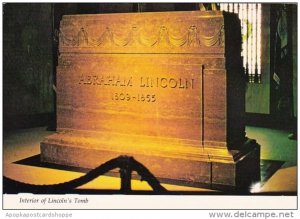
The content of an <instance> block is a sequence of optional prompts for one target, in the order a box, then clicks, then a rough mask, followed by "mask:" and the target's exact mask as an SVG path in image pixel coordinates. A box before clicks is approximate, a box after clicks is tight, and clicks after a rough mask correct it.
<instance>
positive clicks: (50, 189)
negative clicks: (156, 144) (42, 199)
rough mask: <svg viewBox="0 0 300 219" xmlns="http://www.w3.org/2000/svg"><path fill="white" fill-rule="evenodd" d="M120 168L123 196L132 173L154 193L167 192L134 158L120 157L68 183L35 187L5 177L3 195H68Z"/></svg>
mask: <svg viewBox="0 0 300 219" xmlns="http://www.w3.org/2000/svg"><path fill="white" fill-rule="evenodd" d="M116 168H120V171H119V172H120V177H121V187H120V190H119V192H120V193H122V194H129V193H131V192H132V190H131V178H132V172H133V171H136V172H137V173H138V174H139V175H140V176H141V180H144V181H146V182H147V183H148V184H149V185H150V187H151V188H152V189H153V191H152V192H153V193H156V194H164V193H166V192H167V190H166V189H165V188H164V187H163V186H161V185H160V182H159V181H158V180H157V179H156V177H155V176H154V175H153V174H152V173H151V172H150V171H149V170H148V169H147V168H146V167H145V166H144V165H143V164H141V163H140V162H138V161H136V160H135V159H134V158H133V157H129V156H119V157H117V158H114V159H112V160H109V161H107V162H106V163H104V164H101V165H100V166H98V167H96V168H95V169H92V170H91V171H89V172H88V173H86V174H85V175H84V176H81V177H79V178H76V179H73V180H70V181H68V182H64V183H59V184H51V185H34V184H28V183H23V182H19V181H16V180H13V179H10V178H8V177H5V176H4V177H3V193H4V194H5V193H7V194H17V193H34V194H67V193H74V192H78V190H79V189H76V188H77V187H79V186H82V185H84V184H86V183H88V182H90V181H92V180H94V179H95V178H97V177H99V176H101V175H104V174H105V173H107V172H109V171H110V170H113V169H116Z"/></svg>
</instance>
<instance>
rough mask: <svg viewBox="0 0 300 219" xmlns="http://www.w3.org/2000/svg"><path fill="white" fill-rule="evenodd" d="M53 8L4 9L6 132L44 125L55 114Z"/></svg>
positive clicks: (19, 6)
mask: <svg viewBox="0 0 300 219" xmlns="http://www.w3.org/2000/svg"><path fill="white" fill-rule="evenodd" d="M51 10H52V6H51V5H50V4H5V5H3V120H4V121H3V125H4V130H6V129H13V128H24V127H31V126H34V125H42V124H45V122H46V120H47V115H49V113H52V112H53V109H54V105H53V91H52V83H53V68H54V66H53V60H52V57H53V55H52V52H53V51H52V26H51V25H52V22H51V20H52V16H51Z"/></svg>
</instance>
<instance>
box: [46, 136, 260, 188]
mask: <svg viewBox="0 0 300 219" xmlns="http://www.w3.org/2000/svg"><path fill="white" fill-rule="evenodd" d="M198 143H199V142H196V141H190V140H182V139H169V138H155V137H149V136H131V135H130V136H129V135H125V134H116V133H101V132H95V133H91V132H85V131H64V132H58V133H57V134H54V135H51V136H49V137H47V138H46V139H45V140H44V141H42V142H41V159H42V162H48V163H55V164H61V165H66V166H74V167H83V168H90V169H92V168H95V167H97V166H99V165H101V164H102V163H105V162H106V161H109V160H110V159H113V158H115V157H118V156H120V155H127V156H133V157H134V158H135V159H136V160H137V161H139V162H141V163H142V164H143V165H145V166H146V167H147V168H148V169H149V170H150V171H151V172H152V173H153V174H154V175H155V176H156V177H157V178H158V179H159V180H160V181H161V182H173V183H175V184H179V185H190V186H197V187H205V188H212V189H240V188H248V187H249V186H250V185H251V184H252V183H254V182H257V181H259V179H260V170H259V160H260V159H259V156H260V154H259V151H260V150H259V145H258V144H257V143H256V142H255V141H253V140H252V141H250V140H248V141H247V142H246V143H245V144H244V146H243V147H242V148H243V150H242V151H237V150H229V151H228V149H227V148H223V147H220V148H218V149H216V148H215V147H214V148H207V147H204V146H201V145H199V144H198Z"/></svg>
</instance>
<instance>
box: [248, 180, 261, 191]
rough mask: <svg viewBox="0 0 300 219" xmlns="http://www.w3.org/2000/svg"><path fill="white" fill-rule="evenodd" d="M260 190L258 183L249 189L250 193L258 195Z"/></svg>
mask: <svg viewBox="0 0 300 219" xmlns="http://www.w3.org/2000/svg"><path fill="white" fill-rule="evenodd" d="M260 190H261V184H260V182H258V183H255V184H253V185H252V186H251V187H250V193H258V192H260Z"/></svg>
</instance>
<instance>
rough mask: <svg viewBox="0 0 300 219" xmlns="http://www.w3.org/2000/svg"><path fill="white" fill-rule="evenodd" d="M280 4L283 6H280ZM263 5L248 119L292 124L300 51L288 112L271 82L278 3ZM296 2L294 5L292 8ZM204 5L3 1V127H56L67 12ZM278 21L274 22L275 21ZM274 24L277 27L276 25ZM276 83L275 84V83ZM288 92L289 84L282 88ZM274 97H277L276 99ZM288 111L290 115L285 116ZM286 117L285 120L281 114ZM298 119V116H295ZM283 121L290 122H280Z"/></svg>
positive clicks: (292, 67) (292, 71)
mask: <svg viewBox="0 0 300 219" xmlns="http://www.w3.org/2000/svg"><path fill="white" fill-rule="evenodd" d="M277 6H278V5H277ZM277 6H276V5H275V6H274V5H270V4H268V5H267V4H265V5H264V6H263V10H264V11H263V12H264V15H263V25H264V26H263V30H264V31H263V40H265V42H266V43H265V44H264V46H263V48H262V50H263V52H264V55H263V59H264V66H263V69H264V72H263V74H264V75H263V81H262V82H263V83H262V84H251V85H250V84H249V85H248V89H247V93H246V101H247V102H246V110H247V112H249V113H248V118H249V119H248V123H249V124H251V125H256V124H258V125H260V126H264V125H266V126H274V127H275V126H276V124H277V125H278V126H279V128H286V127H288V128H291V127H290V125H289V124H290V120H289V119H293V118H295V117H296V116H297V103H296V100H297V98H296V96H297V54H296V50H295V49H290V50H289V53H290V57H289V59H292V60H293V61H292V62H290V65H289V66H290V67H289V68H290V69H289V73H288V75H289V76H288V78H287V80H288V81H289V82H292V83H290V84H289V85H288V86H291V88H292V89H290V91H291V94H290V97H291V98H290V103H289V106H288V108H289V109H288V112H286V114H289V115H288V116H285V114H284V112H281V113H283V114H278V112H276V107H277V106H278V104H277V103H276V98H277V99H279V98H280V95H282V93H281V94H280V93H278V90H274V88H273V87H272V83H273V82H272V80H273V79H272V71H274V69H272V66H271V65H272V56H273V54H272V49H273V48H274V46H275V43H274V39H272V34H271V33H272V32H274V31H275V32H276V24H274V22H275V21H274V19H276V18H273V17H272V16H273V15H274V13H275V15H276V10H278V7H277ZM292 6H293V7H292ZM292 6H291V7H290V9H289V10H290V11H291V14H292V15H293V16H290V20H289V22H290V28H289V31H290V36H291V37H290V38H289V45H291V47H290V48H296V47H295V45H296V44H297V24H296V21H297V19H296V18H297V7H296V5H292ZM188 10H199V5H198V4H196V3H140V4H137V3H123V4H118V3H114V4H112V3H101V4H100V3H99V4H97V3H89V4H83V3H57V4H50V3H43V4H41V3H36V4H35V3H7V4H4V5H3V126H4V131H7V130H12V129H17V128H27V127H36V126H41V125H47V126H49V128H50V129H54V128H55V92H54V90H53V84H55V66H56V65H57V57H58V50H57V47H58V39H57V33H58V29H59V22H60V20H61V17H62V16H63V15H65V14H95V13H128V12H151V11H188ZM272 25H273V26H272ZM274 25H275V26H274ZM273 61H274V60H273ZM270 85H271V86H270ZM282 90H283V92H284V89H282ZM272 101H273V102H272ZM290 112H292V113H290ZM284 116H285V117H284ZM283 117H284V118H285V120H286V121H287V122H285V124H283V123H282V122H281V121H280V118H283ZM293 121H294V120H293ZM281 125H283V126H285V127H280V126H281Z"/></svg>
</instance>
